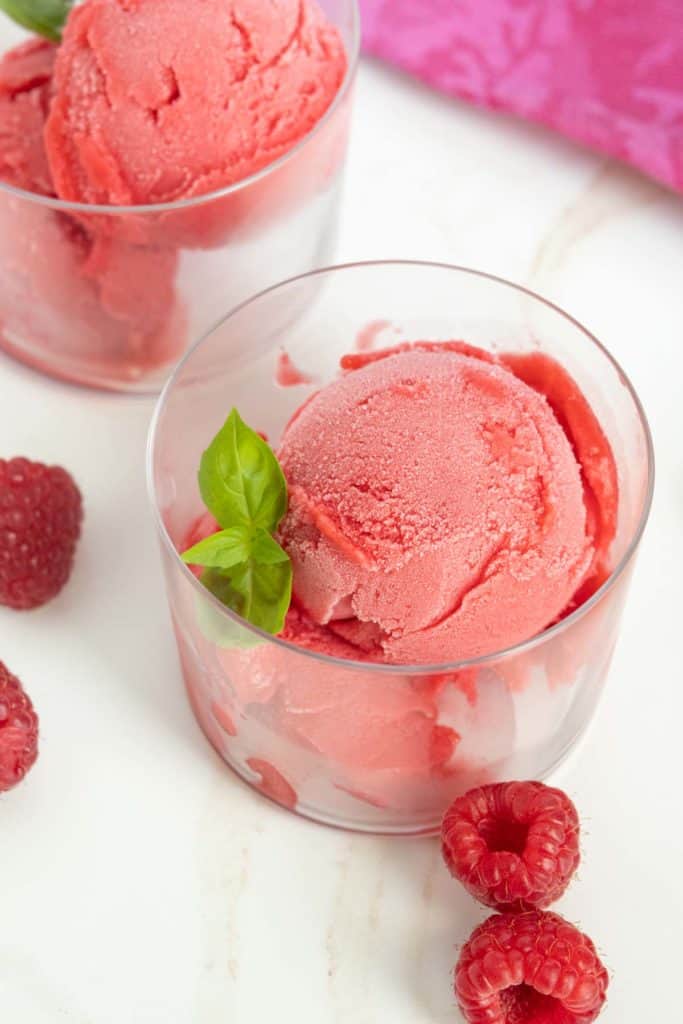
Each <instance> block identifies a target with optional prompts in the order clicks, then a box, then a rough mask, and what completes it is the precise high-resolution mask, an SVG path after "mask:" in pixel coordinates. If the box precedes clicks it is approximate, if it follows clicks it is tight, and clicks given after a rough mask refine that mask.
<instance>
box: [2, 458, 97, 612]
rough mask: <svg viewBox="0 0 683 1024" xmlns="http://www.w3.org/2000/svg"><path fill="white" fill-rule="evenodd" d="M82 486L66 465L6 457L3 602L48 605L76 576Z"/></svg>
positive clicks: (14, 605) (24, 606)
mask: <svg viewBox="0 0 683 1024" xmlns="http://www.w3.org/2000/svg"><path fill="white" fill-rule="evenodd" d="M82 519H83V504H82V500H81V494H80V491H79V490H78V487H77V486H76V484H75V483H74V481H73V480H72V478H71V476H70V475H69V474H68V473H67V471H66V470H65V469H62V468H61V467H60V466H43V465H42V464H41V463H39V462H30V461H29V460H28V459H23V458H15V459H10V460H8V461H5V460H4V459H0V604H4V605H8V606H9V607H10V608H17V609H20V610H26V609H29V608H37V607H38V606H39V605H41V604H45V602H46V601H49V600H50V599H51V598H53V597H55V596H56V594H58V593H59V591H60V590H61V589H62V587H63V586H64V584H65V583H66V581H67V580H68V578H69V576H70V574H71V568H72V565H73V558H74V552H75V550H76V543H77V541H78V538H79V536H80V532H81V522H82Z"/></svg>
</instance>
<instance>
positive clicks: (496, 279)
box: [146, 259, 655, 676]
mask: <svg viewBox="0 0 683 1024" xmlns="http://www.w3.org/2000/svg"><path fill="white" fill-rule="evenodd" d="M373 267H375V268H384V269H386V268H391V267H396V268H398V267H418V268H421V269H425V270H428V269H433V270H446V271H449V272H450V271H452V272H455V273H457V274H465V275H468V276H471V277H475V278H482V279H484V280H487V281H490V282H492V283H493V284H496V285H502V286H504V287H505V288H510V289H512V290H513V291H515V292H519V293H521V294H524V295H527V296H528V297H530V298H531V299H533V300H535V301H536V302H539V303H541V304H542V305H544V306H546V307H547V308H548V309H551V310H552V311H553V312H554V313H557V314H559V315H560V316H561V317H563V318H564V319H565V320H567V321H568V322H569V323H570V324H572V325H573V326H574V327H575V328H577V329H578V330H579V331H580V332H581V334H582V335H583V336H584V337H585V338H586V340H587V341H588V342H590V343H591V344H592V345H593V346H595V347H596V348H597V349H599V351H600V352H601V353H602V355H603V356H604V357H605V358H606V359H607V361H608V362H609V363H610V364H611V365H612V367H613V368H614V370H616V372H617V374H618V375H619V378H620V380H621V381H622V383H623V384H624V386H625V388H626V390H627V391H628V393H629V395H630V397H631V400H632V402H633V404H634V407H635V409H636V412H637V415H638V419H639V421H640V426H641V428H642V431H643V436H644V438H645V449H646V458H647V486H646V490H645V494H644V498H643V505H642V509H641V511H640V516H639V519H638V523H637V525H636V527H635V528H634V530H633V533H632V536H631V538H630V540H629V543H628V544H627V546H626V550H625V551H624V553H623V555H622V556H621V558H620V559H619V561H618V562H617V564H616V566H615V567H614V569H612V571H611V572H610V574H609V576H608V577H607V579H606V580H605V582H604V583H603V584H602V585H601V586H600V587H599V588H598V589H597V590H596V591H595V593H594V594H593V595H591V597H590V598H589V599H588V600H587V601H585V602H584V603H583V604H582V605H580V606H579V607H578V608H577V609H576V610H575V611H573V612H572V613H571V614H570V615H567V616H566V617H565V618H564V619H561V620H560V621H559V622H557V623H555V625H553V626H550V627H549V628H547V629H544V630H543V631H542V632H541V633H536V634H535V635H534V636H532V637H529V638H528V639H527V640H523V641H521V642H520V643H517V644H512V645H511V646H509V647H503V648H501V649H500V650H497V651H492V652H491V653H489V654H480V655H477V657H474V658H463V659H460V660H458V661H449V662H441V663H434V664H417V665H408V664H405V665H404V664H399V665H392V664H387V663H385V662H367V661H357V660H356V659H352V658H337V657H334V656H333V655H329V654H322V653H320V652H318V651H311V650H308V649H306V648H304V647H300V646H299V645H298V644H295V643H292V642H291V641H290V640H284V639H283V638H282V637H280V636H276V635H274V634H272V633H267V632H265V630H262V629H260V628H259V627H258V626H254V625H252V623H250V622H248V621H247V620H246V619H244V618H242V616H241V615H238V614H237V612H234V611H232V609H230V608H228V607H227V606H226V605H224V604H223V603H222V602H221V601H219V600H218V598H217V597H215V596H214V594H212V593H211V591H209V590H207V588H206V587H204V586H203V585H202V583H201V582H200V580H199V579H198V578H197V577H196V576H195V575H194V573H193V572H192V571H191V570H190V568H189V566H188V565H186V564H185V562H183V560H182V559H181V557H180V554H179V553H178V550H177V548H176V546H175V544H174V543H173V541H172V539H171V537H170V535H169V532H168V530H167V529H166V524H165V523H164V521H163V518H162V516H161V512H160V509H159V502H158V499H157V493H156V486H155V481H154V454H155V449H156V441H157V432H158V430H159V426H160V421H161V417H162V414H163V411H164V408H165V406H166V404H167V401H168V398H169V396H170V394H171V392H172V391H173V390H174V388H175V386H176V383H177V380H178V378H179V376H180V375H181V373H182V371H183V370H184V368H185V365H186V363H189V361H190V359H191V358H192V357H193V355H194V353H195V351H197V350H198V349H199V348H200V347H201V346H202V345H203V344H204V343H205V342H206V341H207V340H208V339H209V338H210V337H211V336H212V335H213V334H214V332H215V331H216V330H218V328H219V327H220V326H221V325H222V324H224V323H225V322H226V321H228V320H230V319H231V318H232V317H233V316H236V315H237V314H238V313H239V312H240V311H241V310H243V309H245V308H246V307H247V306H251V305H254V304H256V303H258V302H259V301H260V300H261V299H262V298H264V297H265V296H266V295H269V294H270V293H271V292H275V291H278V290H280V289H284V288H287V287H289V286H290V285H293V284H298V283H299V282H303V281H306V280H309V279H311V278H316V277H323V276H330V275H333V274H338V273H343V272H345V271H354V270H359V269H369V268H373ZM146 462H147V492H148V497H149V500H150V503H151V505H152V512H153V515H154V520H155V523H156V527H157V530H158V532H159V535H160V537H161V540H162V543H163V545H164V547H166V548H167V549H168V550H169V552H170V553H171V557H172V558H173V559H174V561H175V564H176V567H177V568H178V569H179V570H180V571H181V573H182V575H183V576H184V577H185V579H186V580H187V581H188V582H189V583H190V584H191V585H192V586H193V587H194V589H195V590H196V592H197V593H198V594H200V595H201V597H203V598H204V599H205V600H207V601H208V602H209V603H210V604H211V605H212V606H213V608H214V609H215V610H216V611H217V612H218V614H221V615H224V616H225V617H226V618H228V619H229V620H230V621H231V622H233V623H235V624H237V625H239V626H241V627H242V628H243V629H245V630H247V632H250V633H252V634H253V635H254V637H255V638H256V637H258V638H259V639H260V640H263V641H265V642H267V643H272V644H276V645H277V646H279V647H282V648H284V649H285V650H286V651H289V652H290V653H292V654H297V655H298V656H299V657H302V658H309V659H312V660H313V661H317V662H319V663H320V664H322V665H329V666H333V667H335V668H344V669H347V670H349V671H352V672H366V673H367V672H370V673H373V674H374V673H376V674H377V675H387V676H390V675H391V676H397V675H398V676H416V675H442V674H447V673H456V672H463V671H465V670H467V669H473V668H478V667H483V666H484V665H487V664H491V663H493V662H498V661H502V660H504V659H509V658H511V657H514V656H517V655H523V654H526V653H528V652H530V651H533V650H535V649H536V648H537V647H540V646H541V644H544V643H546V642H547V641H550V640H552V639H554V638H555V637H558V636H561V635H562V634H563V633H564V632H566V631H568V630H569V629H570V628H571V627H572V626H573V625H574V623H576V622H579V621H580V620H581V619H582V618H584V616H586V615H587V614H588V613H589V612H590V611H591V609H592V608H594V607H595V606H596V605H597V604H599V603H600V602H601V601H602V599H603V598H604V597H606V595H607V594H608V593H609V592H610V591H611V590H612V588H613V587H614V586H615V585H616V583H617V581H618V580H619V579H620V578H621V577H622V575H623V574H624V572H625V570H626V568H627V566H628V565H629V564H630V562H631V561H632V559H633V557H634V555H635V553H636V551H637V550H638V547H639V544H640V541H641V538H642V536H643V533H644V531H645V527H646V525H647V521H648V519H649V516H650V510H651V507H652V498H653V494H654V482H655V455H654V445H653V441H652V433H651V431H650V425H649V423H648V419H647V416H646V414H645V410H644V408H643V405H642V403H641V401H640V398H639V397H638V393H637V392H636V390H635V388H634V386H633V384H632V383H631V380H630V378H629V377H628V375H627V374H626V373H625V372H624V370H623V369H622V367H621V365H620V364H619V362H618V361H617V360H616V359H615V357H614V356H613V355H612V354H611V352H610V351H609V350H608V349H607V348H606V347H605V346H604V345H603V344H602V342H601V341H599V340H598V339H597V338H596V337H595V335H594V334H592V333H591V331H589V330H588V328H586V327H584V325H583V324H582V323H580V321H578V320H576V319H575V318H574V317H573V316H571V314H569V313H566V312H565V311H564V310H563V309H562V308H561V307H560V306H558V305H557V304H556V303H554V302H552V301H551V300H550V299H545V298H543V296H541V295H538V293H537V292H534V291H532V290H531V289H530V288H526V287H525V286H524V285H520V284H515V283H514V282H513V281H509V280H507V279H506V278H504V277H500V276H499V275H497V274H490V273H487V272H486V271H483V270H475V269H473V268H471V267H464V266H460V265H458V264H455V263H445V262H438V261H430V260H402V259H396V260H360V261H356V262H352V263H339V264H333V265H330V266H327V267H320V268H318V269H316V270H311V271H308V272H307V273H305V274H297V275H295V276H294V277H290V278H287V279H286V280H284V281H280V282H278V283H277V284H274V285H271V286H270V287H268V288H264V289H263V290H262V291H260V292H258V293H257V294H256V295H253V296H252V297H251V298H249V299H246V300H245V301H244V302H241V303H240V304H239V305H238V306H235V307H234V308H233V309H231V310H230V311H229V312H228V313H227V314H226V315H225V316H223V317H221V319H220V320H218V321H217V322H216V323H215V324H214V325H213V326H212V327H211V328H210V329H209V330H208V331H206V332H205V333H204V334H203V335H202V336H201V337H200V338H198V340H197V341H195V342H194V344H193V345H191V346H190V348H189V349H188V350H187V352H186V353H185V354H184V356H183V358H182V359H181V360H180V362H179V363H178V364H177V365H176V367H175V369H174V370H173V372H172V373H171V375H170V376H169V378H168V380H167V381H166V384H165V385H164V388H163V390H162V391H161V394H160V395H159V398H158V400H157V403H156V406H155V409H154V413H153V415H152V419H151V422H150V426H149V432H148V435H147V454H146Z"/></svg>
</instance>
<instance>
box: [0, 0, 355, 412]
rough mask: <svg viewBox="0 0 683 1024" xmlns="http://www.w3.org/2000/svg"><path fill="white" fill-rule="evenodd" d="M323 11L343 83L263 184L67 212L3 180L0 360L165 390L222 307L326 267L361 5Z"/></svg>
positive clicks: (77, 378)
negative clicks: (334, 38) (340, 55)
mask: <svg viewBox="0 0 683 1024" xmlns="http://www.w3.org/2000/svg"><path fill="white" fill-rule="evenodd" d="M318 3H319V6H320V7H321V9H322V10H323V12H324V13H325V15H326V17H327V19H328V20H329V22H330V23H331V24H332V25H334V26H335V27H336V28H337V29H338V31H339V33H340V35H341V37H342V40H343V42H344V45H345V49H346V53H347V58H348V67H347V72H346V77H345V79H344V81H343V83H342V85H341V87H340V90H339V92H338V93H337V95H336V97H335V98H334V100H333V101H332V104H331V106H330V107H329V109H328V110H327V112H326V113H325V114H324V116H323V117H322V119H321V120H320V121H319V122H318V124H317V125H316V126H315V127H314V128H313V129H312V130H311V131H310V132H309V134H308V135H306V136H305V137H304V138H303V139H302V140H301V141H300V142H298V143H297V144H296V145H295V146H294V147H293V148H292V149H291V150H290V151H289V152H287V153H285V155H284V156H282V157H281V158H280V159H278V160H276V161H275V162H274V163H272V164H270V165H268V166H266V167H265V168H263V170H261V171H259V172H258V173H256V174H253V175H252V176H250V177H248V178H246V179H244V180H243V181H239V182H237V183H236V184H235V185H232V186H230V187H229V188H225V189H222V190H220V191H218V192H214V193H212V194H209V195H205V196H198V197H196V198H192V199H188V200H180V201H177V202H170V203H160V204H156V205H151V206H135V207H117V206H94V205H87V204H82V203H72V202H64V201H61V200H59V199H53V198H51V197H49V196H42V195H37V194H35V193H29V192H25V191H22V190H21V189H17V188H13V187H12V186H11V185H8V184H6V183H4V182H2V181H0V350H4V351H5V352H7V353H9V354H10V355H12V356H14V357H15V358H17V359H20V360H21V361H22V362H24V363H28V364H29V365H31V366H33V367H34V368H36V369H38V370H40V371H42V372H43V373H46V374H49V375H50V376H54V377H59V378H63V379H66V380H69V381H74V382H76V383H80V384H85V385H89V386H91V387H98V388H104V389H108V390H114V391H133V392H142V393H153V392H158V391H159V390H160V388H161V385H162V384H163V382H164V381H165V380H166V378H167V376H168V373H169V371H170V369H171V368H172V366H173V365H174V364H175V363H176V362H177V361H178V359H179V358H180V356H182V354H183V352H184V351H186V349H187V347H188V345H189V342H190V340H192V339H194V338H197V337H198V336H199V335H201V334H202V333H204V332H205V331H207V330H208V329H209V327H210V326H211V325H212V324H214V323H215V322H216V321H217V319H218V318H219V317H220V316H221V315H222V314H223V313H224V312H225V309H226V305H227V306H233V305H236V304H237V303H238V302H241V301H243V300H244V299H246V298H247V297H248V296H250V295H253V294H254V293H256V292H258V291H260V290H261V289H263V288H265V287H266V286H267V285H269V284H273V283H274V282H275V281H277V280H281V279H282V278H283V277H285V276H289V275H291V274H292V273H303V272H304V271H306V270H310V269H312V268H313V267H316V266H320V265H321V264H325V263H327V262H329V260H330V258H331V256H332V254H333V249H334V245H335V242H336V234H337V223H338V215H339V207H340V194H341V187H342V179H343V169H344V163H345V158H346V151H347V143H348V134H349V122H350V114H351V105H352V99H353V83H354V79H355V71H356V66H357V59H358V50H359V39H360V27H359V14H358V4H357V0H318ZM5 25H9V22H5V21H4V20H3V22H2V24H0V32H2V37H0V50H2V48H3V41H4V38H5V36H7V41H8V45H9V41H10V40H11V41H15V40H16V39H17V38H18V39H21V38H22V37H21V36H18V35H17V33H16V32H15V33H12V32H11V30H10V32H7V33H6V29H5ZM27 37H28V36H27V34H24V36H23V38H27Z"/></svg>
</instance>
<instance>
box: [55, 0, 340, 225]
mask: <svg viewBox="0 0 683 1024" xmlns="http://www.w3.org/2000/svg"><path fill="white" fill-rule="evenodd" d="M346 65H347V60H346V54H345V50H344V45H343V43H342V40H341V37H340V36H339V34H338V32H337V31H336V29H335V28H334V27H333V26H332V25H330V24H329V23H328V21H327V19H326V18H325V17H324V15H323V14H322V12H321V11H320V9H319V8H318V7H317V5H316V4H314V3H312V2H311V0H195V2H193V3H187V0H88V2H87V3H85V4H83V5H82V6H79V7H76V8H75V9H74V10H73V11H72V13H71V15H70V17H69V20H68V23H67V26H66V29H65V32H64V36H63V40H62V43H61V46H60V47H59V52H58V55H57V62H56V67H55V96H54V99H53V102H52V105H51V110H50V116H49V119H48V122H47V128H46V143H47V150H48V156H49V161H50V167H51V169H52V175H53V179H54V182H55V186H56V190H57V193H58V194H59V195H60V196H62V198H65V199H72V200H80V201H83V202H88V203H110V204H115V205H122V204H140V203H160V202H167V201H171V200H177V199H181V198H189V197H192V196H197V195H202V194H204V193H207V192H211V191H213V190H215V189H219V188H222V187H224V186H228V185H231V184H233V183H234V182H237V181H240V180H242V179H243V178H245V177H248V176H249V175H252V174H254V173H255V172H257V171H259V170H260V169H261V168H263V167H265V166H266V165H267V164H269V163H271V162H272V161H274V160H276V159H277V158H278V157H279V156H281V155H283V154H284V153H285V152H286V151H287V150H289V149H290V148H291V147H292V146H293V145H294V144H295V143H296V142H297V141H298V140H299V139H301V138H303V136H304V135H306V134H307V133H308V132H309V131H310V130H311V128H313V126H314V125H315V124H316V122H317V121H318V120H319V119H320V118H321V116H322V115H323V114H324V112H325V110H326V109H327V107H328V106H329V105H330V103H331V101H332V99H333V97H334V96H335V94H336V93H337V91H338V89H339V86H340V85H341V82H342V80H343V78H344V75H345V72H346Z"/></svg>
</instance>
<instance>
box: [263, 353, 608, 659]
mask: <svg viewBox="0 0 683 1024" xmlns="http://www.w3.org/2000/svg"><path fill="white" fill-rule="evenodd" d="M278 454H279V459H280V462H281V464H282V467H283V469H284V472H285V475H286V477H287V481H288V485H289V494H290V509H289V512H288V515H287V517H286V519H285V520H284V522H283V524H282V527H281V541H282V543H283V545H284V546H285V548H286V549H287V551H288V552H289V554H290V556H291V558H292V562H293V566H294V595H295V599H296V601H297V602H298V604H299V605H300V606H301V607H302V608H303V609H304V610H305V612H306V613H307V615H308V616H309V617H310V618H311V619H312V620H313V621H314V622H315V623H318V624H321V625H325V624H327V625H328V626H329V628H330V629H332V630H333V631H334V632H335V633H336V634H338V635H339V636H341V637H343V638H344V639H345V640H346V641H347V642H348V643H350V644H351V645H353V647H355V649H356V650H358V652H359V655H358V656H359V657H360V658H363V659H364V658H368V657H369V658H371V659H372V658H375V657H376V658H378V659H380V660H382V661H388V662H394V663H403V664H422V665H424V664H430V663H432V664H433V663H443V662H447V661H453V660H457V659H462V658H470V657H475V656H477V655H481V654H487V653H492V652H494V651H496V650H500V649H503V648H506V647H508V646H510V645H513V644H515V643H518V642H521V641H523V640H526V639H528V638H529V637H531V636H533V635H534V634H536V633H538V632H540V631H542V630H543V629H544V628H545V627H546V626H547V625H548V624H549V623H550V622H552V621H553V619H555V618H556V617H557V616H558V615H560V614H561V612H562V611H563V609H564V608H565V607H566V606H567V604H568V602H569V601H570V600H571V598H572V596H573V594H574V593H575V591H576V590H577V587H578V586H579V585H580V583H581V582H582V580H583V578H584V576H585V575H586V572H587V570H588V567H589V565H590V563H591V559H592V555H593V545H592V541H591V539H590V535H589V533H588V524H587V515H586V507H585V503H584V489H583V484H582V479H581V470H580V467H579V465H578V463H577V460H576V458H575V455H574V452H573V450H572V447H571V444H570V442H569V440H568V438H567V435H566V434H565V432H564V431H563V430H562V428H561V426H560V424H559V423H558V420H557V418H556V416H555V414H554V413H553V411H552V410H551V408H550V406H549V404H548V402H547V401H546V399H545V398H544V397H543V396H542V395H540V394H539V393H537V392H536V391H534V390H533V389H532V388H531V387H529V386H528V385H527V384H525V383H524V382H523V381H521V380H520V379H518V378H517V377H516V376H515V375H514V374H513V373H512V372H511V371H510V370H508V369H507V368H506V367H505V366H503V365H500V364H495V363H493V362H490V361H483V360H482V359H480V358H475V357H473V356H472V355H470V354H463V353H462V352H458V351H449V350H445V349H444V348H434V349H433V350H424V349H423V350H413V351H403V352H398V353H394V354H389V355H387V356H386V357H385V358H380V359H375V361H372V362H370V363H368V365H366V366H363V367H361V368H359V369H356V370H354V371H353V372H351V373H348V374H346V375H345V376H344V377H342V378H341V379H339V380H337V381H335V382H333V383H332V384H330V385H329V386H328V387H326V388H325V389H324V390H322V391H320V392H319V393H318V394H316V395H314V396H313V398H312V399H311V400H310V401H309V402H308V403H307V404H305V405H304V406H303V407H302V408H301V409H300V410H299V411H298V413H297V414H296V415H295V416H294V418H293V419H292V421H291V422H290V424H289V426H288V427H287V429H286V431H285V434H284V437H283V441H282V444H281V447H280V450H279V453H278Z"/></svg>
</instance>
